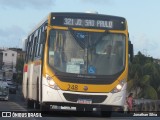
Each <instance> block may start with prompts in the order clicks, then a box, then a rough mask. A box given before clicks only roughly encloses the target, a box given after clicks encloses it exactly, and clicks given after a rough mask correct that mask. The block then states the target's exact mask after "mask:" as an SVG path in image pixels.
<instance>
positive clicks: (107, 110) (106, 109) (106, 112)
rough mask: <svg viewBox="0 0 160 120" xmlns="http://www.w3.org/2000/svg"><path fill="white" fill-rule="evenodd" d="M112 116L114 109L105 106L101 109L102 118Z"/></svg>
mask: <svg viewBox="0 0 160 120" xmlns="http://www.w3.org/2000/svg"><path fill="white" fill-rule="evenodd" d="M111 115H112V107H110V106H105V107H102V108H101V116H103V117H111Z"/></svg>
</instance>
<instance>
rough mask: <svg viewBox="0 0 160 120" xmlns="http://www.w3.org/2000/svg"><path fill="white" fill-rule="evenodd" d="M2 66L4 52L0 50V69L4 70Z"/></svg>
mask: <svg viewBox="0 0 160 120" xmlns="http://www.w3.org/2000/svg"><path fill="white" fill-rule="evenodd" d="M2 66H3V52H2V50H0V70H2Z"/></svg>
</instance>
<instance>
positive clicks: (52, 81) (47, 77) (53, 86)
mask: <svg viewBox="0 0 160 120" xmlns="http://www.w3.org/2000/svg"><path fill="white" fill-rule="evenodd" d="M46 79H47V82H48V85H49V86H50V87H51V88H53V89H55V90H60V88H59V87H58V85H57V84H56V83H55V82H54V80H53V79H52V77H50V76H49V75H46Z"/></svg>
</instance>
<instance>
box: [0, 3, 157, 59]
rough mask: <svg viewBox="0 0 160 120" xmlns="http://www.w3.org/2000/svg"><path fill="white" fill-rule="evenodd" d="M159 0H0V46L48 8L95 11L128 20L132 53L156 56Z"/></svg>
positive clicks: (18, 38)
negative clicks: (139, 52) (132, 47)
mask: <svg viewBox="0 0 160 120" xmlns="http://www.w3.org/2000/svg"><path fill="white" fill-rule="evenodd" d="M159 5H160V0H0V48H3V47H20V48H22V39H24V38H25V37H26V36H27V34H28V33H29V32H30V31H31V30H32V29H33V28H34V26H36V25H37V24H38V23H39V22H40V21H41V20H43V18H45V17H46V16H47V15H48V14H49V13H50V12H85V11H97V12H98V13H99V14H107V15H114V16H121V17H124V18H126V20H127V22H128V30H129V34H130V40H131V42H132V43H133V45H134V54H137V52H138V51H141V52H142V53H143V54H145V55H147V56H152V57H154V58H159V59H160V43H159V41H160V37H159V35H160V29H159V28H160V14H159V11H160V7H159Z"/></svg>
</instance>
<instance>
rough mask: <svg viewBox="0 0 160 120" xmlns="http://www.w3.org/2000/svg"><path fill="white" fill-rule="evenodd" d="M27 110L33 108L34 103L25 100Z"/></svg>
mask: <svg viewBox="0 0 160 120" xmlns="http://www.w3.org/2000/svg"><path fill="white" fill-rule="evenodd" d="M27 108H34V101H32V100H29V99H28V100H27Z"/></svg>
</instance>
